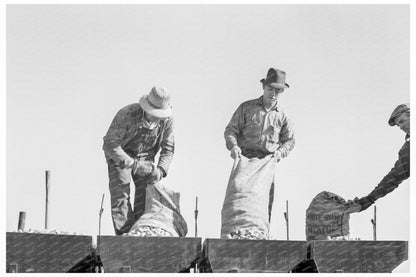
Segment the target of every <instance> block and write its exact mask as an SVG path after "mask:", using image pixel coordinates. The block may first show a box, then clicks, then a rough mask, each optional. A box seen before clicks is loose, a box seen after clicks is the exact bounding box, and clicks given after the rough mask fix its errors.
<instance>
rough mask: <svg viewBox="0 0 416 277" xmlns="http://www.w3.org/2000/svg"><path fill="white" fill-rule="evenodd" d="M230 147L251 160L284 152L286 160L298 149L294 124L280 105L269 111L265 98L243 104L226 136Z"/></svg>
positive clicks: (282, 154) (283, 155)
mask: <svg viewBox="0 0 416 277" xmlns="http://www.w3.org/2000/svg"><path fill="white" fill-rule="evenodd" d="M224 137H225V142H226V147H227V149H228V150H231V148H233V147H234V146H236V145H237V146H239V147H240V148H241V151H242V155H243V156H246V157H248V158H252V157H259V156H260V157H261V156H264V155H268V154H270V153H274V152H280V155H281V157H282V158H284V157H286V156H287V155H288V154H289V152H290V151H291V150H292V149H293V147H294V146H295V138H294V130H293V127H292V124H291V122H290V120H289V118H288V117H287V115H286V114H285V113H284V111H283V110H282V108H281V107H280V106H279V105H276V106H275V107H273V108H271V109H270V110H269V111H267V110H266V109H265V108H264V106H263V96H261V97H260V98H258V99H253V100H249V101H246V102H244V103H242V104H241V105H240V106H239V107H238V109H237V110H236V111H235V112H234V114H233V116H232V118H231V120H230V122H229V123H228V125H227V127H226V128H225V132H224Z"/></svg>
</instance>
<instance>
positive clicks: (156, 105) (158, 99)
mask: <svg viewBox="0 0 416 277" xmlns="http://www.w3.org/2000/svg"><path fill="white" fill-rule="evenodd" d="M139 104H140V107H142V109H143V110H144V111H145V112H147V113H148V114H150V115H153V116H156V117H160V118H163V117H169V116H171V115H172V106H171V105H170V93H169V91H168V90H167V89H165V88H162V87H156V86H155V87H153V88H152V89H151V90H150V92H149V94H148V95H144V96H142V97H141V98H140V101H139Z"/></svg>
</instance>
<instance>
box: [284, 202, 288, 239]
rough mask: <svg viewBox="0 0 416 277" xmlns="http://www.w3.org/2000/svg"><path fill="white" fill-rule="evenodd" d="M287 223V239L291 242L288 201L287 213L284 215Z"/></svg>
mask: <svg viewBox="0 0 416 277" xmlns="http://www.w3.org/2000/svg"><path fill="white" fill-rule="evenodd" d="M283 215H284V216H285V221H286V239H287V240H289V201H288V200H286V212H285V213H284V214H283Z"/></svg>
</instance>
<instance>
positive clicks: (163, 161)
mask: <svg viewBox="0 0 416 277" xmlns="http://www.w3.org/2000/svg"><path fill="white" fill-rule="evenodd" d="M173 130H174V123H173V118H172V117H170V118H169V119H168V120H167V121H166V125H165V130H164V131H163V134H162V139H161V143H160V148H161V150H160V157H159V162H158V167H160V168H162V170H163V175H164V177H166V175H167V174H168V170H169V166H170V163H171V162H172V158H173V153H174V152H175V137H174V133H173Z"/></svg>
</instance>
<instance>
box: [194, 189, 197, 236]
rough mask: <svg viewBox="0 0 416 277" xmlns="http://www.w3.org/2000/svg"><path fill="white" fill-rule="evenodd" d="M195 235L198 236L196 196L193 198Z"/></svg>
mask: <svg viewBox="0 0 416 277" xmlns="http://www.w3.org/2000/svg"><path fill="white" fill-rule="evenodd" d="M194 214H195V237H198V196H197V197H196V198H195V211H194Z"/></svg>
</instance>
